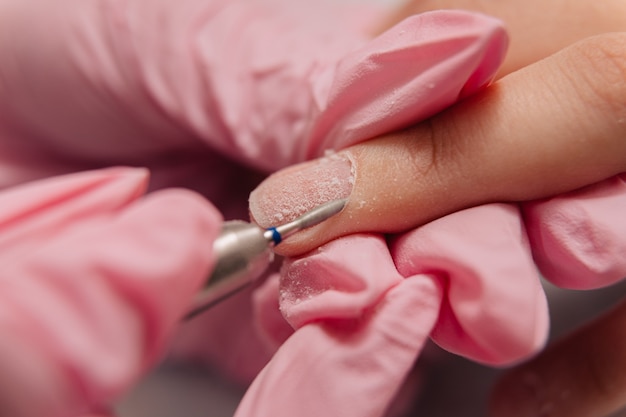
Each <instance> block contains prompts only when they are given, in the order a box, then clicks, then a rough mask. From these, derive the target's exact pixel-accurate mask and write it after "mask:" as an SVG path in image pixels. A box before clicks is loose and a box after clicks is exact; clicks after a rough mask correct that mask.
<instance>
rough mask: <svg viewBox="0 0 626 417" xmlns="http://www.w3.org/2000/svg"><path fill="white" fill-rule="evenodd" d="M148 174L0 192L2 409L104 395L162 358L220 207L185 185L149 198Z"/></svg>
mask: <svg viewBox="0 0 626 417" xmlns="http://www.w3.org/2000/svg"><path fill="white" fill-rule="evenodd" d="M147 180H148V177H147V172H146V171H145V170H142V169H126V168H124V169H122V168H118V169H108V170H101V171H93V172H85V173H81V174H73V175H71V176H65V177H59V178H53V179H49V180H45V181H40V182H36V183H32V184H28V185H24V186H21V187H15V188H13V189H10V190H8V191H4V192H2V193H0V265H1V266H0V271H1V272H0V299H1V301H0V335H1V337H0V369H2V373H1V375H0V387H1V389H0V410H1V414H2V415H6V416H12V417H23V416H51V417H56V416H77V415H79V414H80V413H84V412H88V411H89V410H93V409H95V408H100V407H103V406H106V405H109V404H111V402H112V401H113V400H114V399H115V398H116V397H118V396H119V395H120V394H121V393H123V392H124V391H125V390H126V389H128V388H129V387H130V386H131V385H132V384H133V383H135V382H136V381H137V379H138V378H139V377H140V376H141V375H142V373H143V372H145V371H146V370H147V369H149V367H150V366H152V365H154V363H155V362H156V361H157V360H158V359H160V357H161V356H162V354H163V351H164V348H165V347H166V346H167V342H168V340H169V338H170V337H171V333H172V332H173V330H174V328H175V327H176V324H177V323H178V321H179V320H180V318H181V317H182V316H183V314H184V313H186V312H187V309H188V307H189V300H190V299H191V297H192V296H193V294H194V293H195V292H196V291H197V290H198V288H199V287H200V285H202V283H203V282H204V280H205V279H206V277H207V275H208V273H209V272H210V270H211V268H212V265H213V262H214V260H213V257H212V245H211V243H212V241H213V239H214V237H215V236H216V234H217V232H218V231H219V228H220V225H221V216H220V215H219V213H218V212H217V211H216V210H215V209H213V208H212V207H211V206H209V205H208V204H207V203H206V202H205V201H204V200H203V199H202V198H201V197H199V196H198V195H196V194H194V193H191V192H189V191H185V190H168V191H160V192H156V193H153V194H151V195H149V196H147V197H142V194H143V193H144V191H145V189H146V185H147ZM173 208H174V209H173Z"/></svg>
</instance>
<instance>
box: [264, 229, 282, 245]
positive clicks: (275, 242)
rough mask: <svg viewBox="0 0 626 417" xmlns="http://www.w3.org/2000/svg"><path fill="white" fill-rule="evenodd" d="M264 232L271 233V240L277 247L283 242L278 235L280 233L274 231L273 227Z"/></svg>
mask: <svg viewBox="0 0 626 417" xmlns="http://www.w3.org/2000/svg"><path fill="white" fill-rule="evenodd" d="M266 230H269V231H270V232H272V240H273V241H274V244H275V245H278V244H279V243H280V242H282V241H283V237H282V236H281V235H280V232H279V231H278V230H276V228H275V227H270V228H268V229H266Z"/></svg>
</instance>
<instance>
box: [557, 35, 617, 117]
mask: <svg viewBox="0 0 626 417" xmlns="http://www.w3.org/2000/svg"><path fill="white" fill-rule="evenodd" d="M572 52H573V53H572V55H571V56H570V59H569V60H568V62H567V63H568V67H569V68H575V69H576V73H577V74H578V77H577V79H575V80H574V82H575V83H576V84H578V85H577V86H575V87H580V86H582V87H583V88H585V87H587V91H588V93H589V95H590V96H589V97H586V98H587V99H588V100H589V101H590V104H592V105H595V106H599V107H600V108H601V109H603V110H607V111H611V112H612V113H613V114H616V115H618V116H619V117H626V32H623V33H607V34H603V35H598V36H594V37H591V38H588V39H585V40H583V41H581V42H579V43H577V44H575V45H574V46H573V47H572ZM569 72H570V73H571V69H570V70H569Z"/></svg>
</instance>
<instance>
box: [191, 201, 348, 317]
mask: <svg viewBox="0 0 626 417" xmlns="http://www.w3.org/2000/svg"><path fill="white" fill-rule="evenodd" d="M346 202H347V200H334V201H331V202H328V203H326V204H322V205H321V206H318V207H316V208H314V209H313V210H311V211H308V212H306V213H304V214H303V215H302V216H300V217H298V218H297V219H295V220H292V221H290V222H288V223H285V224H283V225H280V226H275V227H269V228H267V229H263V228H261V227H259V226H257V225H255V224H252V223H248V222H244V221H238V220H235V221H229V222H225V223H224V225H223V227H222V233H221V234H220V235H219V236H218V237H217V239H215V241H214V242H213V251H214V253H215V256H216V258H217V263H216V265H215V267H214V269H213V273H212V274H211V276H210V277H209V279H208V280H207V282H206V284H205V286H204V288H203V289H202V290H201V291H200V292H199V293H198V294H197V295H196V299H195V300H194V302H193V304H192V306H191V308H190V310H189V313H188V314H187V316H186V318H187V319H189V318H191V317H194V316H196V315H197V314H199V313H201V312H202V311H204V310H206V309H207V308H209V307H211V306H213V305H215V304H217V303H219V302H220V301H222V300H224V299H226V298H227V297H229V296H231V295H233V294H235V293H236V292H238V291H240V290H241V289H242V288H244V287H246V286H247V285H249V284H251V283H253V282H255V281H256V280H257V279H258V278H259V277H260V276H262V275H263V272H264V271H266V270H267V268H268V267H269V265H270V264H271V263H272V261H273V259H274V252H273V251H272V248H273V247H275V246H276V245H278V244H280V243H281V242H282V241H283V240H284V239H286V238H287V237H289V236H291V235H293V234H294V233H297V232H299V231H300V230H303V229H306V228H309V227H312V226H315V225H317V224H319V223H321V222H323V221H324V220H327V219H328V218H330V217H332V216H334V215H335V214H337V213H339V212H340V211H341V210H342V209H343V208H344V207H345V205H346Z"/></svg>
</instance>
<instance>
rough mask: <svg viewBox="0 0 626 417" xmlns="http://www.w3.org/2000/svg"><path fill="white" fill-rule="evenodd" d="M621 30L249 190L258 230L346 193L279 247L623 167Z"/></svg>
mask: <svg viewBox="0 0 626 417" xmlns="http://www.w3.org/2000/svg"><path fill="white" fill-rule="evenodd" d="M624 57H626V35H625V34H608V35H601V36H598V37H594V38H590V39H587V40H584V41H582V42H580V43H578V44H575V45H574V46H572V47H570V48H567V49H565V50H563V51H562V52H560V53H559V54H556V55H554V56H552V57H550V58H547V59H545V60H543V61H540V62H538V63H536V64H533V65H531V66H529V67H526V68H525V69H523V70H520V71H518V72H516V73H513V74H511V75H509V76H507V77H505V78H504V79H502V80H501V81H499V82H498V83H496V84H494V85H493V86H492V87H491V88H488V89H486V90H484V91H483V92H482V93H480V94H478V95H476V96H473V97H472V98H470V99H468V100H466V101H464V102H462V103H459V104H457V105H456V106H454V107H452V108H450V109H449V110H447V111H445V112H444V113H441V114H439V115H437V116H435V117H434V118H432V119H430V120H428V121H426V122H423V123H420V124H418V125H417V126H415V127H413V128H411V129H408V130H405V131H402V132H399V133H394V134H390V135H386V136H382V137H379V138H376V139H374V140H371V141H369V142H366V143H362V144H358V145H356V146H353V147H350V148H347V149H345V150H343V151H341V152H339V153H337V154H334V155H330V156H327V157H325V158H322V159H320V160H315V161H311V162H308V163H305V164H302V165H297V166H294V167H291V168H288V169H286V170H284V171H280V172H278V173H276V174H274V175H272V176H270V177H269V178H268V179H267V180H265V181H264V182H263V183H262V184H261V185H260V186H259V187H258V188H257V189H256V190H255V191H253V193H252V194H251V196H250V210H251V214H252V217H253V218H254V219H255V220H256V221H257V222H258V223H259V224H261V225H262V226H269V225H271V224H276V223H280V222H282V221H287V220H290V219H291V218H294V217H296V216H298V215H300V214H301V213H302V212H303V211H306V210H307V209H310V207H311V206H312V205H313V206H316V205H319V204H322V203H324V202H326V201H329V200H333V199H337V198H348V203H347V205H346V207H345V208H344V210H343V212H341V213H340V214H339V215H337V216H335V217H333V218H332V219H330V220H328V221H327V222H325V223H323V224H320V225H318V226H316V227H314V228H311V229H308V230H305V231H303V232H301V233H299V234H297V235H295V236H293V237H291V238H289V239H287V241H286V242H285V243H284V244H281V247H279V250H281V251H282V252H283V253H285V254H289V255H293V254H296V253H303V252H305V251H307V250H310V249H312V248H314V247H317V246H319V245H320V244H322V243H324V242H326V241H329V240H331V239H334V238H337V237H339V236H342V235H346V234H350V233H355V232H362V231H376V232H387V233H389V232H398V231H402V230H406V229H409V228H412V227H415V226H418V225H421V224H424V223H426V222H428V221H430V220H433V219H435V218H437V217H440V216H443V215H445V214H448V213H451V212H454V211H457V210H460V209H462V208H467V207H470V206H475V205H479V204H483V203H487V202H493V201H522V200H531V199H537V198H541V197H546V196H550V195H554V194H558V193H561V192H565V191H569V190H573V189H576V188H579V187H582V186H585V185H588V184H592V183H595V182H598V181H600V180H603V179H606V178H608V177H611V176H614V175H616V174H618V173H620V172H623V171H626V141H624V140H623V138H624V134H625V133H626V123H624V120H626V118H625V117H626V116H625V114H626V82H625V81H624V80H625V79H626V58H624Z"/></svg>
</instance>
